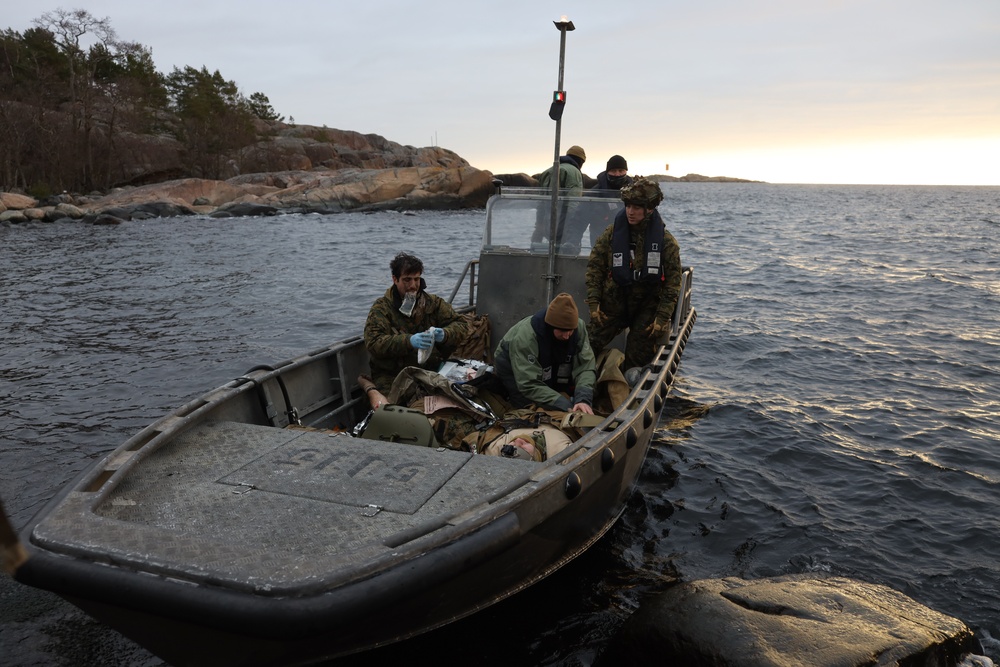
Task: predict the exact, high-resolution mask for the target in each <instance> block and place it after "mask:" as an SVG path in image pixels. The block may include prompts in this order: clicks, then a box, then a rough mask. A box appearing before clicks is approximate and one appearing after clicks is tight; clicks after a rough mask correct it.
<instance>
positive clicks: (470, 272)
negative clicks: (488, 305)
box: [448, 259, 479, 312]
mask: <svg viewBox="0 0 1000 667" xmlns="http://www.w3.org/2000/svg"><path fill="white" fill-rule="evenodd" d="M478 269H479V260H478V259H471V260H469V261H468V262H467V263H466V265H465V268H464V269H463V270H462V275H460V276H459V277H458V280H457V281H455V287H454V288H453V289H452V290H451V294H449V295H448V303H450V304H451V305H452V307H453V308H455V309H456V310H457V311H459V312H465V311H468V310H472V309H473V308H474V307H475V305H476V288H477V287H478V286H479V279H478V278H479V276H478ZM466 278H468V281H466ZM466 282H468V283H469V300H468V301H467V302H466V303H455V297H456V296H458V292H459V291H460V290H461V289H462V285H463V284H465V283H466Z"/></svg>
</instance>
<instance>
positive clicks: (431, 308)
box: [365, 285, 467, 392]
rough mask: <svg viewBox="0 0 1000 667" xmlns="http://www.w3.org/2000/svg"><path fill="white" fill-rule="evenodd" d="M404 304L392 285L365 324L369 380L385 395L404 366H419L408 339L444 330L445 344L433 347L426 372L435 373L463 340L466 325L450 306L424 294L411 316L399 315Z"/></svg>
mask: <svg viewBox="0 0 1000 667" xmlns="http://www.w3.org/2000/svg"><path fill="white" fill-rule="evenodd" d="M402 303H403V301H402V299H401V298H400V296H399V292H398V291H397V290H396V287H395V285H393V286H390V287H389V289H387V290H386V292H385V294H384V295H382V296H381V297H380V298H379V299H377V300H376V301H375V303H374V304H373V305H372V307H371V310H370V311H368V320H367V321H366V322H365V347H366V348H368V355H369V357H370V366H371V371H372V379H373V380H374V381H375V384H376V386H377V387H378V388H379V390H380V391H382V392H387V391H388V390H389V386H390V385H392V380H393V378H395V377H396V374H397V373H399V371H401V370H403V369H404V368H406V367H407V366H418V365H419V364H417V350H416V349H415V348H414V347H413V346H412V345H410V336H412V335H413V334H415V333H420V332H421V331H427V329H429V328H430V327H440V328H441V329H444V341H442V342H440V343H435V344H434V348H433V350H432V352H431V356H430V359H428V360H427V363H426V364H424V367H425V368H430V369H433V370H436V369H437V368H438V367H439V366H440V365H441V362H443V361H444V360H445V359H447V358H448V357H449V356H450V355H451V353H452V351H453V350H455V348H457V347H458V346H459V345H461V344H462V342H463V341H464V340H465V335H466V329H467V325H466V322H465V320H464V319H463V318H462V317H461V316H460V315H458V314H457V313H456V312H455V310H454V309H453V308H452V307H451V305H450V304H449V303H448V302H447V301H445V300H444V299H442V298H441V297H439V296H437V295H435V294H430V293H428V292H425V291H424V290H423V289H421V290H420V292H419V293H418V295H417V305H416V307H414V309H413V315H412V316H410V317H407V316H406V315H403V313H401V312H399V307H400V306H401V305H402Z"/></svg>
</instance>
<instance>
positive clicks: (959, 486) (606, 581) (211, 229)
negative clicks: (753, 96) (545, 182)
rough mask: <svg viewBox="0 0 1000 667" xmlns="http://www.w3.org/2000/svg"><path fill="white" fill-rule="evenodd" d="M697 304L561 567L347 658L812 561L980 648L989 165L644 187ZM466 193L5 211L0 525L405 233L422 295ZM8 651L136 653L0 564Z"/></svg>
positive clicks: (986, 583)
mask: <svg viewBox="0 0 1000 667" xmlns="http://www.w3.org/2000/svg"><path fill="white" fill-rule="evenodd" d="M666 193H667V201H666V202H665V203H664V204H663V206H662V210H663V211H664V213H665V214H666V215H665V218H666V219H667V221H668V226H669V228H670V230H671V231H672V232H673V233H674V235H675V236H676V237H677V238H678V240H679V242H680V243H681V257H682V260H683V261H684V263H686V264H691V265H693V266H694V267H695V306H696V308H697V309H698V312H699V319H698V323H697V324H696V326H695V330H694V333H693V335H692V337H691V340H690V342H689V344H688V347H687V350H686V352H685V354H684V359H683V363H682V367H681V373H680V377H679V379H678V382H677V384H676V386H675V392H674V397H673V398H672V399H671V400H670V401H668V403H667V409H666V413H665V415H664V418H663V420H661V424H660V427H659V429H658V431H657V436H656V439H655V441H654V447H653V449H652V451H651V452H650V455H649V458H648V460H647V464H646V466H645V468H644V471H643V475H642V477H641V479H640V483H639V486H638V489H637V493H636V494H635V496H634V497H633V498H632V501H631V502H630V504H629V506H628V508H627V510H626V513H625V514H624V515H623V517H622V520H621V521H620V522H619V523H618V524H617V525H616V527H615V528H614V529H613V530H612V532H611V533H610V534H609V535H608V536H607V537H606V538H605V539H603V540H602V541H601V542H600V543H599V544H598V545H596V546H595V548H593V549H592V550H591V551H589V552H588V553H587V554H585V555H584V556H583V557H582V558H580V559H578V560H577V561H575V562H574V563H572V564H570V565H569V566H568V567H567V568H565V569H564V570H562V571H561V572H560V573H558V574H557V575H556V576H554V577H551V578H550V579H548V580H546V581H545V582H542V583H541V584H540V585H538V586H536V587H533V588H532V589H531V590H529V591H526V592H525V593H523V594H521V595H518V596H516V597H515V598H514V599H512V600H509V601H507V602H505V603H503V604H501V605H498V606H496V607H494V608H492V609H490V610H487V611H485V612H483V613H481V614H479V615H477V616H475V617H473V618H472V619H469V620H466V621H463V622H461V623H458V624H455V625H453V626H451V627H449V628H446V629H444V630H442V631H439V632H437V633H433V634H431V635H428V636H425V637H422V638H418V639H416V640H413V641H411V642H407V643H406V644H404V645H403V646H401V647H396V648H390V649H387V650H383V651H379V652H375V654H374V655H368V656H363V657H361V658H358V659H356V660H352V661H348V662H351V663H356V664H376V663H377V662H391V661H396V660H402V659H412V658H413V656H425V657H426V658H428V659H431V658H433V659H434V660H436V661H438V662H439V663H440V664H452V663H458V662H467V661H468V660H470V659H474V660H476V661H478V662H479V663H480V664H486V665H500V664H525V665H590V664H592V663H593V661H594V659H595V657H596V656H597V655H598V654H599V653H600V651H601V649H602V647H603V646H604V645H605V644H606V643H607V641H608V640H609V639H610V638H611V637H612V636H614V634H615V632H616V631H617V630H618V629H619V628H620V627H621V625H622V623H623V622H624V621H625V619H626V618H627V617H628V616H629V615H630V614H631V613H632V612H634V611H635V609H636V608H638V606H639V604H640V603H641V602H642V600H643V599H644V597H646V596H649V595H652V594H655V593H656V592H658V591H661V590H663V589H664V588H666V587H668V586H669V585H671V584H672V583H674V582H676V581H678V580H682V581H690V580H694V579H699V578H706V577H721V576H742V577H747V578H754V577H766V576H772V575H777V574H785V573H801V572H813V573H831V574H836V575H841V576H848V577H852V578H855V579H860V580H863V581H869V582H874V583H881V584H885V585H888V586H891V587H892V588H895V589H896V590H899V591H901V592H903V593H905V594H906V595H909V596H910V597H912V598H914V599H915V600H917V601H918V602H921V603H923V604H925V605H927V606H929V607H931V608H933V609H936V610H938V611H940V612H943V613H945V614H949V615H952V616H955V617H957V618H960V619H962V620H963V621H965V622H966V623H967V624H968V625H969V626H970V627H971V628H973V630H975V631H976V633H977V635H978V636H979V637H980V639H981V640H983V641H984V644H985V653H986V654H987V655H988V656H989V657H991V658H993V659H994V660H1000V644H998V643H997V642H996V641H995V640H994V639H993V638H994V637H1000V564H998V561H997V558H996V555H997V537H996V536H997V535H998V534H1000V521H998V511H997V510H998V491H1000V243H998V239H1000V188H995V187H989V188H987V187H979V188H973V187H968V188H964V187H904V186H885V187H879V186H800V185H780V186H778V185H763V184H693V183H692V184H669V185H668V186H667V187H666ZM481 231H482V214H481V212H479V211H474V212H451V213H421V214H418V215H402V214H397V213H379V214H373V215H353V214H348V215H339V216H286V217H280V218H270V219H258V220H253V219H244V220H211V219H204V218H191V219H171V220H156V221H147V222H134V223H129V224H126V225H123V226H120V227H90V226H85V225H81V224H51V225H20V226H15V227H0V269H2V270H0V295H2V303H3V306H2V307H3V322H4V326H3V328H2V329H0V495H2V497H3V500H4V502H5V505H6V508H7V510H8V512H9V513H10V515H11V516H12V519H13V522H14V523H15V525H17V526H20V525H23V524H24V523H25V522H26V521H27V520H28V519H29V518H30V517H31V516H32V515H33V514H34V512H36V511H37V510H38V509H39V508H40V507H41V506H42V505H43V504H44V503H45V501H46V500H47V499H48V498H50V497H51V496H52V495H53V494H55V493H56V492H57V490H58V489H59V488H61V487H62V486H63V485H64V484H66V483H67V482H68V481H70V480H71V479H72V478H73V477H74V476H75V475H77V474H78V473H79V472H81V471H82V470H84V469H85V468H86V467H88V466H89V465H91V464H92V463H93V462H94V460H95V459H97V458H99V457H100V456H101V455H103V454H104V453H105V452H107V451H108V450H109V449H112V448H113V447H115V446H116V445H117V444H119V443H121V442H122V441H124V440H125V439H126V438H127V437H128V436H129V435H131V434H132V433H134V432H135V431H137V430H138V429H139V428H141V427H142V426H144V425H145V424H146V423H148V422H150V421H152V420H153V419H154V418H156V417H158V416H160V415H162V414H163V413H164V412H166V411H168V410H170V409H171V408H173V407H176V406H177V405H180V404H181V403H182V402H185V401H187V400H188V399H190V398H192V397H194V396H195V395H197V394H199V393H201V392H203V391H204V390H206V389H208V388H210V387H212V386H215V385H218V384H221V383H222V382H224V381H226V380H229V379H231V378H234V377H237V376H238V375H240V374H241V373H242V372H243V371H245V370H246V369H247V368H250V367H251V366H253V365H255V364H257V363H265V362H273V361H277V360H280V359H284V358H287V357H290V356H292V355H294V354H296V353H299V352H302V351H305V350H308V349H313V348H317V347H321V346H323V345H326V344H327V343H329V342H330V341H332V340H335V339H337V338H340V337H343V336H346V335H349V334H353V333H355V332H357V331H358V330H359V329H360V325H361V323H362V322H363V319H364V316H365V314H366V312H367V308H368V306H369V305H370V304H371V302H372V301H374V299H375V298H376V297H377V296H378V295H379V294H381V293H382V292H383V291H384V290H385V289H386V287H387V286H388V285H389V271H388V261H389V259H390V258H391V256H392V255H394V254H395V253H396V252H397V251H398V250H408V251H411V252H414V253H416V254H418V255H419V256H421V257H422V258H423V260H424V262H425V265H426V266H425V277H426V278H427V282H428V284H429V287H430V289H431V290H432V291H435V292H438V293H444V294H445V295H447V294H448V293H449V292H450V290H451V287H452V285H453V284H454V281H455V280H456V279H457V277H458V275H459V273H460V271H461V269H462V266H461V265H458V264H456V265H451V264H448V262H449V261H450V260H452V259H453V258H455V257H461V258H465V257H468V256H471V255H472V254H473V253H474V252H475V250H476V248H478V244H479V239H480V234H481ZM0 593H2V596H0V656H4V659H3V662H4V664H12V665H129V666H137V665H150V666H153V665H160V664H162V663H161V661H159V660H158V659H156V658H155V657H152V656H150V655H149V654H148V653H146V652H145V651H142V650H141V649H138V648H137V647H135V646H134V645H133V644H131V643H130V642H128V641H127V640H125V639H123V638H121V637H120V636H119V635H117V634H116V633H114V632H113V631H111V630H108V629H107V628H104V627H103V626H100V625H98V624H96V623H94V622H92V621H90V620H89V619H87V617H85V616H84V615H82V614H80V613H78V612H76V611H75V610H74V609H73V608H72V607H70V606H68V605H66V604H64V603H62V602H61V601H58V599H57V598H55V597H54V596H50V595H48V594H45V593H42V592H39V591H35V590H33V589H28V588H25V587H22V586H18V585H15V584H13V583H12V582H10V581H8V580H3V581H2V582H0Z"/></svg>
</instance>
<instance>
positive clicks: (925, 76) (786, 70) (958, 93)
mask: <svg viewBox="0 0 1000 667" xmlns="http://www.w3.org/2000/svg"><path fill="white" fill-rule="evenodd" d="M57 8H63V9H67V10H72V9H78V8H79V9H86V10H87V11H89V12H90V13H91V14H92V15H93V16H95V17H97V18H104V17H107V18H109V19H110V20H111V25H112V27H113V28H114V29H115V30H116V31H117V33H118V36H119V38H121V39H123V40H127V41H135V42H139V43H141V44H144V45H146V46H147V47H149V48H150V49H151V51H152V56H153V60H154V62H155V63H156V65H157V68H158V69H159V70H160V71H161V72H163V73H165V74H166V73H169V72H170V71H172V70H173V68H174V67H184V66H186V65H189V66H191V67H195V68H199V69H200V68H201V67H202V66H205V67H207V68H208V69H209V70H210V71H215V70H218V71H219V72H220V73H221V74H222V76H223V77H225V78H226V79H228V80H232V81H235V82H236V83H237V84H238V85H239V87H240V89H241V90H242V91H243V92H244V94H246V95H250V94H251V93H254V92H262V93H264V94H266V95H267V96H268V98H269V99H270V100H271V104H272V106H273V107H274V108H275V110H276V111H277V112H278V113H279V114H281V115H283V116H285V117H286V118H293V119H294V121H295V122H296V123H303V124H310V125H319V126H323V125H326V126H328V127H333V128H339V129H344V130H356V131H359V132H364V133H369V132H374V133H376V134H380V135H382V136H384V137H386V138H387V139H390V140H392V141H396V142H399V143H401V144H410V145H414V146H429V145H438V146H442V147H444V148H448V149H451V150H453V151H455V152H456V153H458V154H459V155H461V156H462V157H463V158H465V159H466V160H468V161H469V162H470V163H471V164H472V165H473V166H475V167H479V168H481V169H488V170H490V171H492V172H494V173H505V172H526V173H529V174H534V173H537V172H539V171H541V170H542V169H544V168H545V167H546V166H549V165H551V164H552V158H553V146H554V139H555V125H556V124H555V123H554V122H553V121H552V120H550V119H549V118H548V108H549V102H550V100H551V96H552V92H553V91H554V90H555V89H556V88H557V83H558V70H559V31H558V30H557V29H556V27H555V26H554V25H553V21H556V20H559V18H560V16H561V15H566V16H567V17H568V18H569V19H570V20H571V21H573V23H574V25H575V27H576V30H574V31H572V32H569V33H567V38H566V59H565V62H566V65H565V79H564V88H565V90H566V91H567V97H568V103H567V106H566V110H565V114H564V116H563V121H562V143H561V148H562V152H565V150H566V149H567V148H568V147H569V146H570V145H572V144H579V145H580V146H582V147H583V148H584V149H585V150H586V152H587V158H588V159H587V163H586V164H585V165H584V171H585V172H586V173H588V174H590V175H591V176H596V175H597V173H598V172H599V171H601V170H603V169H604V165H605V162H606V161H607V159H608V157H610V156H611V155H613V154H615V153H619V154H621V155H623V156H625V157H626V159H627V160H628V163H629V171H630V173H633V174H662V173H668V174H671V175H674V176H682V175H684V174H688V173H700V174H704V175H708V176H737V177H741V178H750V179H754V180H764V181H770V182H774V183H915V184H924V183H926V184H968V185H976V184H987V185H1000V0H949V1H948V2H944V1H943V0H812V1H810V2H803V1H802V0H796V1H794V2H793V1H792V0H768V1H756V0H740V1H736V0H708V1H705V2H696V1H695V0H684V1H682V0H649V1H647V0H639V1H635V0H617V1H611V0H593V1H592V0H561V1H560V2H553V1H551V0H530V1H522V0H507V1H506V2H502V3H498V2H483V1H482V0H433V1H427V2H419V3H418V2H403V1H389V0H367V1H364V0H360V1H359V0H350V1H341V0H284V1H283V2H260V1H259V0H240V1H239V2H236V1H235V0H233V1H222V0H198V1H197V2H195V1H194V0H172V1H171V2H163V3H159V2H135V0H130V1H128V2H126V1H124V0H79V1H77V2H72V0H70V1H69V2H67V3H53V4H47V3H46V0H42V1H41V2H40V3H28V2H23V0H0V27H8V28H11V29H13V30H16V31H18V32H23V31H24V30H25V29H27V28H29V27H31V22H32V20H33V19H36V18H38V17H40V16H41V15H42V14H43V13H44V12H47V11H52V10H54V9H57ZM668 164H669V171H665V169H666V165H668Z"/></svg>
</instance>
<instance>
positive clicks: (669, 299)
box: [586, 211, 681, 322]
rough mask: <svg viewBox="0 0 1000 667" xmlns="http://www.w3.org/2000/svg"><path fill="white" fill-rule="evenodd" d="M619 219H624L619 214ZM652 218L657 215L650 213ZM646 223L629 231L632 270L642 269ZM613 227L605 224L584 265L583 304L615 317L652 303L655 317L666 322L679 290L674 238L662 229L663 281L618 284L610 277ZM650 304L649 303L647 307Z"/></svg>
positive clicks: (668, 319) (678, 265) (661, 259)
mask: <svg viewBox="0 0 1000 667" xmlns="http://www.w3.org/2000/svg"><path fill="white" fill-rule="evenodd" d="M618 215H619V216H624V215H625V212H624V211H621V212H620V213H619V214H618ZM654 215H658V213H655V212H654ZM647 226H648V225H647V223H646V222H642V223H640V224H638V225H636V226H634V227H631V228H630V229H629V237H630V241H631V243H632V244H633V246H634V247H635V248H636V253H635V260H634V265H633V268H635V269H642V268H644V267H645V262H646V257H645V254H644V253H643V251H642V249H643V248H644V247H645V243H646V229H647ZM613 232H614V225H608V228H607V229H605V230H604V232H603V233H602V234H601V237H600V238H599V239H597V242H596V243H595V244H594V249H593V250H591V252H590V261H589V262H587V299H586V301H587V304H588V305H590V306H593V305H599V306H600V307H601V311H603V312H604V313H606V314H608V315H611V316H616V315H618V314H620V313H622V311H623V309H625V308H627V311H626V312H628V311H631V312H638V311H639V310H640V309H641V307H642V306H643V305H645V304H649V302H651V301H652V302H656V318H657V319H659V320H662V321H665V322H669V321H670V319H671V318H672V317H673V315H674V307H675V306H676V305H677V296H678V295H679V294H680V287H681V250H680V245H679V244H678V243H677V239H675V238H674V236H673V234H671V233H670V232H669V231H667V230H666V229H664V230H663V250H661V251H660V266H661V268H662V271H663V274H662V275H663V280H661V281H660V282H659V283H655V284H650V283H643V282H638V283H633V284H632V285H627V286H624V285H619V284H618V283H616V282H615V280H614V279H613V278H612V277H611V262H612V257H611V256H612V252H613V251H612V249H611V237H612V233H613ZM649 305H651V304H649Z"/></svg>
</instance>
